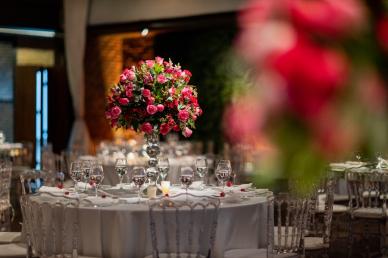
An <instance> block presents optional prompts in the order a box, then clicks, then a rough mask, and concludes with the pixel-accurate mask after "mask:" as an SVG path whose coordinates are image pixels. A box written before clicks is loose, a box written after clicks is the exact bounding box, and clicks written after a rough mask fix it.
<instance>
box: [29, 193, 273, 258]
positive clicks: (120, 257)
mask: <svg viewBox="0 0 388 258" xmlns="http://www.w3.org/2000/svg"><path fill="white" fill-rule="evenodd" d="M66 194H67V193H66ZM55 195H56V196H55ZM61 195H62V197H63V193H61V192H59V193H55V194H54V195H53V194H51V195H45V194H38V195H30V196H29V197H28V198H29V200H30V201H33V202H31V203H34V204H35V205H36V204H38V205H39V203H40V202H52V203H55V202H57V201H58V200H57V198H58V199H59V198H60V196H61ZM87 199H89V200H91V202H94V203H95V205H91V206H82V205H80V206H79V207H77V208H76V209H77V213H78V224H79V234H78V235H79V245H78V249H79V253H80V254H82V255H85V256H96V257H104V258H125V257H128V258H142V257H145V256H147V255H150V254H152V241H151V232H150V226H149V224H150V219H149V206H148V202H147V200H144V201H142V202H140V203H137V198H136V197H132V198H126V199H124V198H123V199H122V200H120V199H115V198H111V197H105V198H101V197H94V196H90V197H87ZM221 199H222V198H221ZM226 200H227V198H226V199H225V200H221V205H220V208H219V210H218V226H217V231H216V238H215V245H214V256H212V257H215V258H217V257H219V258H221V257H223V255H224V252H225V251H226V250H229V249H240V248H265V247H266V245H267V244H266V243H267V221H268V220H267V211H268V205H267V204H268V202H267V197H266V195H261V196H257V195H256V196H252V197H250V198H244V199H243V200H241V201H238V202H236V201H231V202H228V201H226ZM52 214H54V213H52V212H50V211H49V210H48V209H45V210H44V214H43V216H45V218H44V219H43V220H42V221H44V222H45V223H49V224H50V225H51V226H52V225H57V224H58V225H59V224H60V223H61V221H58V220H60V219H61V218H60V217H56V216H53V215H52ZM50 216H51V217H50ZM25 219H29V218H25ZM65 241H71V240H69V239H67V240H65ZM47 245H50V243H46V246H47ZM34 248H39V246H37V247H34Z"/></svg>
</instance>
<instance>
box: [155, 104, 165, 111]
mask: <svg viewBox="0 0 388 258" xmlns="http://www.w3.org/2000/svg"><path fill="white" fill-rule="evenodd" d="M156 107H157V108H158V111H159V112H162V111H163V110H164V106H163V105H162V104H158V105H157V106H156Z"/></svg>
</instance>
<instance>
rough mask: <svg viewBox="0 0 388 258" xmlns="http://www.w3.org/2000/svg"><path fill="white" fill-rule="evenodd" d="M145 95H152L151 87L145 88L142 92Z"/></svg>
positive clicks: (147, 96)
mask: <svg viewBox="0 0 388 258" xmlns="http://www.w3.org/2000/svg"><path fill="white" fill-rule="evenodd" d="M141 94H142V95H143V97H145V98H149V97H151V91H150V90H149V89H144V90H143V91H142V93H141Z"/></svg>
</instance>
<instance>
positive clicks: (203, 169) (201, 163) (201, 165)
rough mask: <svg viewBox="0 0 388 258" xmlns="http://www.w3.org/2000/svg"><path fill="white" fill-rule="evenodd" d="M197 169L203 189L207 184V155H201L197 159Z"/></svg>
mask: <svg viewBox="0 0 388 258" xmlns="http://www.w3.org/2000/svg"><path fill="white" fill-rule="evenodd" d="M195 169H196V171H197V174H198V176H199V177H200V178H201V181H202V184H201V189H203V188H204V185H205V182H204V179H205V175H206V174H207V160H206V158H205V157H199V158H197V159H196V160H195Z"/></svg>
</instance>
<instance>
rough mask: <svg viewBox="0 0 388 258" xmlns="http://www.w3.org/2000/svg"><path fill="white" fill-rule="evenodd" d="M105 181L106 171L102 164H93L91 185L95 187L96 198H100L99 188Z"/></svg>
mask: <svg viewBox="0 0 388 258" xmlns="http://www.w3.org/2000/svg"><path fill="white" fill-rule="evenodd" d="M102 180H104V169H103V167H102V165H101V164H97V163H95V164H93V165H92V167H91V170H90V175H89V184H90V185H92V186H94V189H95V194H96V197H98V187H99V186H100V184H101V183H102Z"/></svg>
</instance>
